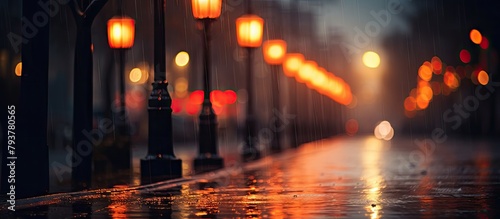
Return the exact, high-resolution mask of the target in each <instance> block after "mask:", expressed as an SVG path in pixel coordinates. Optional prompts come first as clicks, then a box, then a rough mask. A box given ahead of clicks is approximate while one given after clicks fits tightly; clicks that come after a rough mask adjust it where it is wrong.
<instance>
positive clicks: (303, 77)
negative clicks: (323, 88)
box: [295, 61, 318, 83]
mask: <svg viewBox="0 0 500 219" xmlns="http://www.w3.org/2000/svg"><path fill="white" fill-rule="evenodd" d="M317 67H318V64H316V62H314V61H306V62H305V63H304V64H303V65H302V66H301V67H300V68H299V71H298V73H297V75H296V77H295V79H296V80H297V81H298V82H301V83H306V82H309V81H311V80H312V79H313V76H314V75H315V74H316V71H317V70H316V68H317Z"/></svg>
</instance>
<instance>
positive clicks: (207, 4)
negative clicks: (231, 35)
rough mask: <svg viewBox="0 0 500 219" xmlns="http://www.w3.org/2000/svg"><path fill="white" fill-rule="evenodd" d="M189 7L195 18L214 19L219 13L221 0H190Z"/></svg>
mask: <svg viewBox="0 0 500 219" xmlns="http://www.w3.org/2000/svg"><path fill="white" fill-rule="evenodd" d="M191 7H192V11H193V17H195V18H196V19H206V18H211V19H215V18H218V17H219V16H220V14H221V10H222V0H192V1H191Z"/></svg>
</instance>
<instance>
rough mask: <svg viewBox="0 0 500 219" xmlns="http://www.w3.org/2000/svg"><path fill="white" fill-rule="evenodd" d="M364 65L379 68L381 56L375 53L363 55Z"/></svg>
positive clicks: (370, 52) (369, 52)
mask: <svg viewBox="0 0 500 219" xmlns="http://www.w3.org/2000/svg"><path fill="white" fill-rule="evenodd" d="M363 64H365V66H366V67H369V68H377V67H378V66H379V65H380V56H379V55H378V54H377V53H376V52H373V51H368V52H365V54H363Z"/></svg>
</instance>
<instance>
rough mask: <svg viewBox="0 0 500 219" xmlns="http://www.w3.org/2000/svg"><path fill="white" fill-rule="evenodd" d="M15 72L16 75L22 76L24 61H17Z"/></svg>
mask: <svg viewBox="0 0 500 219" xmlns="http://www.w3.org/2000/svg"><path fill="white" fill-rule="evenodd" d="M14 73H15V74H16V76H18V77H21V75H22V74H23V62H19V63H17V65H16V69H15V70H14Z"/></svg>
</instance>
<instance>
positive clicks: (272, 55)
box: [262, 40, 286, 65]
mask: <svg viewBox="0 0 500 219" xmlns="http://www.w3.org/2000/svg"><path fill="white" fill-rule="evenodd" d="M262 52H263V53H264V60H265V61H266V62H267V64H270V65H280V64H281V63H283V60H284V59H285V55H286V42H285V41H284V40H268V41H266V42H264V45H263V49H262Z"/></svg>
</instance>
